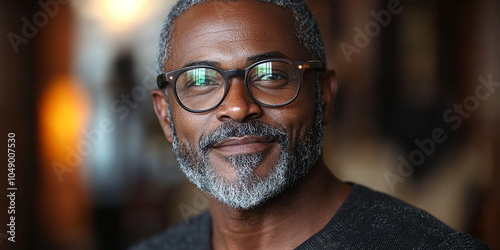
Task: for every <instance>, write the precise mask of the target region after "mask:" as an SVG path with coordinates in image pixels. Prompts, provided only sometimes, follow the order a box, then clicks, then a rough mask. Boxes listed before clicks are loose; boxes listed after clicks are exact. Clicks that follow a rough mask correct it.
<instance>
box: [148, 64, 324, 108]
mask: <svg viewBox="0 0 500 250" xmlns="http://www.w3.org/2000/svg"><path fill="white" fill-rule="evenodd" d="M309 69H323V65H322V64H321V62H320V61H318V60H311V61H308V62H303V61H297V60H289V59H268V60H263V61H258V62H256V63H254V64H252V65H250V66H249V67H247V68H246V69H230V70H221V69H219V68H215V67H211V66H189V67H185V68H181V69H177V70H174V71H170V72H167V73H163V74H160V75H158V77H157V78H156V82H157V83H158V87H159V88H160V89H165V88H166V86H167V84H170V85H172V89H173V92H174V96H175V99H176V100H177V102H178V103H179V105H181V107H183V108H184V109H185V110H187V111H190V112H193V113H201V112H206V111H209V110H212V109H214V108H215V107H217V106H219V105H220V104H221V103H222V101H223V100H224V98H225V97H226V95H227V92H228V90H229V78H231V77H235V76H238V77H242V78H243V82H244V85H245V89H246V90H247V92H248V94H249V95H250V97H251V98H252V99H253V100H254V101H255V102H257V103H259V104H260V105H262V106H265V107H281V106H284V105H287V104H289V103H291V102H293V101H294V100H295V98H297V95H298V94H299V90H300V85H301V83H302V77H303V73H304V72H305V71H306V70H309Z"/></svg>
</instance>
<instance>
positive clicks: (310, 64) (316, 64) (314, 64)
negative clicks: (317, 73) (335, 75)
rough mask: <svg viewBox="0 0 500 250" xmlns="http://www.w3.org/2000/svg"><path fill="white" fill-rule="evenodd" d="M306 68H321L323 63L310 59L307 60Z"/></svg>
mask: <svg viewBox="0 0 500 250" xmlns="http://www.w3.org/2000/svg"><path fill="white" fill-rule="evenodd" d="M306 68H307V69H322V68H323V64H322V63H321V61H319V60H311V61H307V63H306Z"/></svg>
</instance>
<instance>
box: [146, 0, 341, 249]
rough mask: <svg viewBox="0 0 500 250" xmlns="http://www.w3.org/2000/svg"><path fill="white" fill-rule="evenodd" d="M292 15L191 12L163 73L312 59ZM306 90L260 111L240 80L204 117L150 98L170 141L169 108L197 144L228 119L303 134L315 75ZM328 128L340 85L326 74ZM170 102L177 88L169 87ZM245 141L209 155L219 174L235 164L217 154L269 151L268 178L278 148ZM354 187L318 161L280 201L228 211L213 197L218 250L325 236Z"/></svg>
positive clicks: (225, 8)
mask: <svg viewBox="0 0 500 250" xmlns="http://www.w3.org/2000/svg"><path fill="white" fill-rule="evenodd" d="M293 25H294V19H293V17H292V14H291V12H289V11H287V10H284V9H281V8H280V7H277V6H274V5H270V4H265V3H260V2H257V1H238V2H220V1H213V2H209V3H207V4H202V5H197V6H194V7H192V8H190V9H188V10H187V11H186V12H185V13H184V14H182V15H181V16H180V17H179V18H178V19H177V20H176V21H175V23H174V30H173V34H172V48H173V51H172V56H171V58H169V59H168V60H167V62H166V65H165V72H168V71H171V70H174V69H178V68H181V67H184V66H185V65H189V64H198V63H200V62H204V63H203V64H207V63H208V64H210V65H212V66H216V67H219V68H221V69H235V68H240V69H241V68H245V67H248V66H249V65H250V64H251V63H253V62H254V61H255V60H261V59H266V58H269V57H271V58H273V57H288V58H292V59H297V60H303V61H307V60H310V59H311V56H310V54H309V52H307V50H306V49H305V48H304V47H303V46H302V45H301V44H300V43H299V42H298V40H297V39H296V38H295V37H294V36H293V35H292V29H293ZM302 86H303V87H302V88H301V90H300V93H299V96H298V97H297V99H296V100H295V101H294V102H292V103H290V104H289V105H286V106H283V107H279V108H267V107H262V106H260V105H259V104H257V103H255V102H254V101H253V100H252V99H251V97H250V96H249V95H248V93H247V92H246V90H245V88H244V85H243V79H241V78H239V77H234V78H232V79H230V89H229V93H228V95H227V96H226V98H225V99H224V101H223V102H222V104H221V105H220V106H219V107H217V108H216V109H214V110H211V111H208V112H204V113H199V114H195V113H190V112H188V111H186V110H184V109H183V108H182V107H180V106H179V104H178V103H177V102H176V101H175V99H174V98H170V99H169V101H168V103H167V101H166V100H165V95H164V93H163V92H162V91H161V90H154V91H153V92H152V96H153V101H154V108H155V111H156V114H157V116H158V119H159V121H160V124H161V126H162V129H163V131H164V133H165V136H166V138H167V140H168V141H169V142H172V140H173V139H172V130H171V126H170V122H169V119H168V114H167V105H168V106H170V108H171V111H172V118H173V122H174V124H175V125H176V131H177V136H178V138H179V140H187V141H189V142H191V143H192V144H193V145H198V142H199V139H200V137H201V136H202V135H205V134H207V133H209V132H210V131H213V130H214V129H215V128H217V127H218V126H220V125H221V124H222V123H224V122H228V121H230V120H232V121H235V122H245V121H249V120H259V121H260V122H262V123H265V124H269V125H272V126H276V127H280V128H284V129H285V130H286V131H287V133H288V134H289V135H290V137H291V138H297V137H298V136H300V135H304V134H305V132H306V130H307V128H308V127H309V126H311V124H312V123H313V122H314V116H313V113H314V109H315V101H314V100H315V98H316V95H315V89H314V87H313V86H314V78H313V74H312V72H310V71H306V73H305V74H304V80H303V85H302ZM321 86H322V95H321V101H322V107H323V124H324V125H326V124H328V123H329V122H330V120H331V116H332V112H333V102H334V97H335V92H336V89H337V83H336V79H335V74H334V72H333V71H330V70H325V71H324V72H323V74H322V76H321ZM168 91H169V95H170V96H173V92H172V89H171V88H170V87H169V88H168ZM233 139H234V140H235V141H239V142H240V143H236V145H235V144H234V143H231V146H227V147H221V148H214V150H212V151H211V152H209V154H210V155H209V156H210V160H211V161H212V163H213V166H214V168H215V171H216V172H217V174H219V175H221V176H223V177H225V178H226V179H228V180H233V179H234V178H235V171H234V166H232V165H231V164H229V163H227V162H225V161H223V160H222V159H221V157H220V155H230V154H234V153H235V152H238V153H241V154H248V153H253V152H265V153H266V155H267V156H266V157H265V159H264V160H263V162H262V163H261V164H260V165H259V166H258V167H257V168H256V169H255V173H256V174H257V175H259V176H262V177H265V176H266V174H267V173H269V172H270V171H271V170H272V169H273V167H274V165H273V164H274V163H275V162H276V161H275V160H276V158H277V156H278V154H279V150H280V146H279V145H278V144H277V143H275V142H269V141H266V140H263V139H262V138H252V137H248V138H247V137H245V138H233ZM349 191H350V186H349V185H347V184H345V183H343V182H341V181H340V180H338V179H337V178H336V177H335V176H334V175H333V174H331V172H330V171H329V170H328V168H327V167H326V166H325V164H324V162H323V160H322V157H321V156H320V158H319V160H318V161H317V163H316V164H315V165H314V166H313V167H312V168H311V170H310V172H309V173H308V174H307V175H306V176H305V177H304V178H302V179H301V180H299V181H297V182H296V183H294V185H292V186H291V187H290V188H288V189H287V190H285V191H284V192H283V193H281V194H280V195H278V196H276V197H273V198H271V199H270V200H269V201H268V202H266V203H264V204H262V205H260V206H258V207H257V208H253V209H250V210H239V209H234V208H231V207H228V206H227V205H225V204H223V203H221V202H219V201H218V200H216V199H215V198H214V197H213V196H211V195H210V194H206V195H207V198H208V199H209V202H210V203H209V210H210V213H211V215H212V221H213V223H212V224H213V227H212V248H213V249H292V248H295V247H297V246H298V245H300V244H301V243H302V242H304V241H305V240H307V239H308V238H309V237H311V236H312V235H314V234H315V233H317V232H318V231H320V230H321V229H322V228H323V227H324V226H325V225H326V224H327V223H328V221H329V220H330V219H331V218H332V217H333V215H334V214H335V212H336V211H337V210H338V208H339V207H340V205H341V204H342V202H343V201H344V200H345V198H346V197H347V195H348V193H349Z"/></svg>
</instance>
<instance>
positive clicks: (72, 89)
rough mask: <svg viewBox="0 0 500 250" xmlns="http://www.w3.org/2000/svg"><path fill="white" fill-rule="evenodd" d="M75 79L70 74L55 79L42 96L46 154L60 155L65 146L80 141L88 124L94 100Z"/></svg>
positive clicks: (40, 112) (41, 113)
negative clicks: (91, 100) (92, 100)
mask: <svg viewBox="0 0 500 250" xmlns="http://www.w3.org/2000/svg"><path fill="white" fill-rule="evenodd" d="M75 82H76V81H75V80H73V79H71V78H69V77H60V78H57V79H54V80H53V81H52V82H51V83H50V84H49V85H48V86H49V87H48V88H47V90H46V91H45V93H44V94H43V95H42V98H41V100H40V104H39V108H40V109H39V117H40V125H41V126H40V128H41V133H40V134H41V136H42V137H43V138H42V142H43V146H44V147H43V149H44V151H45V152H44V153H45V155H47V156H48V155H50V156H52V157H54V158H59V156H60V153H63V154H64V150H63V149H64V147H65V146H73V145H74V144H75V143H77V141H78V139H79V138H80V137H81V136H82V134H81V131H83V129H84V128H85V126H86V125H87V122H88V119H89V115H90V114H89V113H90V107H89V105H90V103H91V102H90V100H89V98H88V95H87V94H86V92H85V90H84V89H83V88H82V87H81V86H79V85H78V84H77V83H76V84H75ZM61 151H62V152H61ZM63 159H64V158H63ZM54 160H55V159H54Z"/></svg>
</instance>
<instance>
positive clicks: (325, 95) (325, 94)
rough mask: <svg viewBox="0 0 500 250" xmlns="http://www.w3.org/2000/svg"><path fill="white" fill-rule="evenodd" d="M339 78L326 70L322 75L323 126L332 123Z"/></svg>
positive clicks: (333, 72)
mask: <svg viewBox="0 0 500 250" xmlns="http://www.w3.org/2000/svg"><path fill="white" fill-rule="evenodd" d="M336 94H337V77H336V76H335V71H333V70H325V71H324V72H323V74H322V75H321V106H322V107H323V125H327V124H329V123H330V121H331V120H332V117H333V109H334V102H335V95H336Z"/></svg>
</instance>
